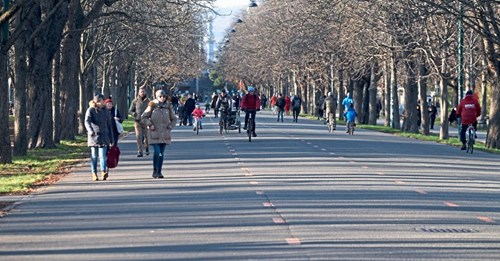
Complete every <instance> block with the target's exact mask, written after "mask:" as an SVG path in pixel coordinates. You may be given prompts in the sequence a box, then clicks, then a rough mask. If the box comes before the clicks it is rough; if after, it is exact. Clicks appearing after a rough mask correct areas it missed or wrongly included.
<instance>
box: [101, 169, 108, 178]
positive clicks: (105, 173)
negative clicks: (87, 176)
mask: <svg viewBox="0 0 500 261" xmlns="http://www.w3.org/2000/svg"><path fill="white" fill-rule="evenodd" d="M106 179H108V172H107V171H103V172H102V180H106Z"/></svg>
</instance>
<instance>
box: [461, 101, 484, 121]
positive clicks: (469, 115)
mask: <svg viewBox="0 0 500 261" xmlns="http://www.w3.org/2000/svg"><path fill="white" fill-rule="evenodd" d="M480 115H481V106H480V105H479V102H478V101H477V100H476V99H475V98H474V96H473V95H467V96H465V98H463V99H462V100H461V101H460V104H459V105H458V108H457V117H460V118H462V125H469V124H473V123H475V122H476V121H477V117H479V116H480Z"/></svg>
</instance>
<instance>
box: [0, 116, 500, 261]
mask: <svg viewBox="0 0 500 261" xmlns="http://www.w3.org/2000/svg"><path fill="white" fill-rule="evenodd" d="M257 133H258V135H259V136H258V137H257V138H254V139H253V140H252V142H251V143H250V142H248V139H247V138H246V136H245V135H244V133H241V134H238V132H237V131H234V130H233V131H231V132H230V133H229V134H226V135H220V134H219V133H218V129H217V124H216V120H215V119H213V118H211V117H207V118H206V119H205V121H204V129H203V130H202V131H201V132H200V134H199V135H196V134H195V133H194V132H193V131H192V130H191V129H190V128H189V127H177V128H176V129H175V131H174V133H173V141H174V142H173V144H172V145H171V146H168V147H167V151H166V159H165V163H164V168H165V170H164V175H165V176H166V178H165V179H152V178H151V173H152V157H151V156H146V157H144V158H137V157H136V150H135V142H134V140H135V138H134V137H133V136H130V137H127V138H126V139H125V140H122V141H121V144H120V148H121V150H122V157H121V159H120V164H119V166H118V168H117V169H114V170H112V172H111V174H110V178H109V180H108V181H99V182H92V181H91V177H90V171H89V168H88V166H85V167H84V168H82V169H78V170H75V172H74V173H73V174H71V175H69V176H67V177H66V178H64V179H63V180H62V181H61V182H59V183H58V184H56V185H54V186H50V187H48V188H45V189H43V190H40V191H38V192H37V193H35V194H33V195H30V196H27V197H24V198H21V199H17V200H18V201H17V203H16V205H15V207H14V208H13V209H12V210H11V211H10V212H9V214H8V215H6V216H4V217H2V218H0V260H500V226H499V222H500V172H499V169H500V160H499V159H500V156H498V155H493V154H488V153H484V152H480V151H476V152H474V154H472V155H470V154H466V153H465V152H464V151H460V150H459V148H456V147H450V146H446V145H441V144H436V143H432V142H423V141H417V140H412V139H406V138H401V137H396V136H393V135H389V134H382V133H377V132H371V131H366V130H361V129H358V130H356V132H355V133H354V135H353V136H349V135H347V134H346V133H345V131H344V128H343V127H339V130H337V131H336V132H335V133H333V134H330V133H328V132H327V129H326V127H325V126H324V125H321V124H320V123H319V122H318V121H314V120H307V119H299V122H298V123H293V122H292V120H291V118H290V117H288V118H285V122H284V123H281V122H276V119H275V116H272V115H270V113H269V112H261V113H259V114H258V115H257Z"/></svg>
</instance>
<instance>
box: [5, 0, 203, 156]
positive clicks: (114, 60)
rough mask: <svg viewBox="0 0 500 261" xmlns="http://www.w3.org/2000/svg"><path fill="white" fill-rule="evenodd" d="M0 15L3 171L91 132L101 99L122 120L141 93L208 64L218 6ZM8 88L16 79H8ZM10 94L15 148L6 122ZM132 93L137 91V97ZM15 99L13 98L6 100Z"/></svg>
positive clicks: (190, 1)
mask: <svg viewBox="0 0 500 261" xmlns="http://www.w3.org/2000/svg"><path fill="white" fill-rule="evenodd" d="M4 3H7V5H4V8H3V9H2V11H1V12H0V25H1V26H0V27H1V28H2V30H1V33H0V39H1V41H0V122H1V123H2V124H0V137H1V138H0V139H1V140H0V148H1V149H0V163H10V162H11V161H12V155H13V153H14V154H15V155H25V154H26V153H27V150H28V149H29V148H36V147H43V148H51V147H54V146H55V144H56V143H58V142H59V141H60V140H62V139H70V140H71V139H75V137H76V135H77V134H78V133H82V132H83V131H84V127H83V119H82V118H83V115H84V113H85V110H86V108H87V107H88V101H89V100H91V99H92V97H93V96H94V94H95V93H101V92H102V93H104V94H105V95H106V96H111V95H112V97H113V101H114V103H115V105H116V106H117V107H118V108H120V109H121V110H122V111H127V109H128V106H127V105H128V103H127V102H128V99H129V98H130V97H128V96H132V97H131V98H133V96H134V95H135V90H134V89H136V88H137V86H138V85H142V84H143V83H147V82H149V83H153V82H156V81H157V80H159V79H161V80H162V81H165V82H168V83H171V84H175V83H176V82H177V81H180V80H181V79H184V78H186V77H189V76H193V75H196V74H198V73H199V70H200V69H201V68H202V67H203V65H204V60H205V58H204V57H205V54H204V51H203V40H204V34H205V28H204V25H205V17H206V13H207V12H210V11H211V10H212V9H211V8H212V0H175V1H166V0H141V1H138V0H35V1H31V0H12V1H10V0H7V1H4ZM9 79H10V80H9ZM9 82H10V84H11V86H12V89H13V101H14V113H15V115H14V118H15V122H14V125H15V126H14V129H15V134H14V147H13V150H12V147H11V140H10V135H9V125H8V124H7V122H8V107H7V106H8V102H9V100H8V88H9V87H8V86H9ZM134 87H135V88H134ZM9 98H10V97H9Z"/></svg>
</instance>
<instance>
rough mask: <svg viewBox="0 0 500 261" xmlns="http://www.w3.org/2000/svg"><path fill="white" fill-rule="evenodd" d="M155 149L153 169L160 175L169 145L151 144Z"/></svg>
mask: <svg viewBox="0 0 500 261" xmlns="http://www.w3.org/2000/svg"><path fill="white" fill-rule="evenodd" d="M151 146H153V149H154V154H153V168H154V169H155V170H156V171H158V173H161V168H162V166H163V154H164V152H165V148H166V147H167V144H165V143H160V144H151Z"/></svg>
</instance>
